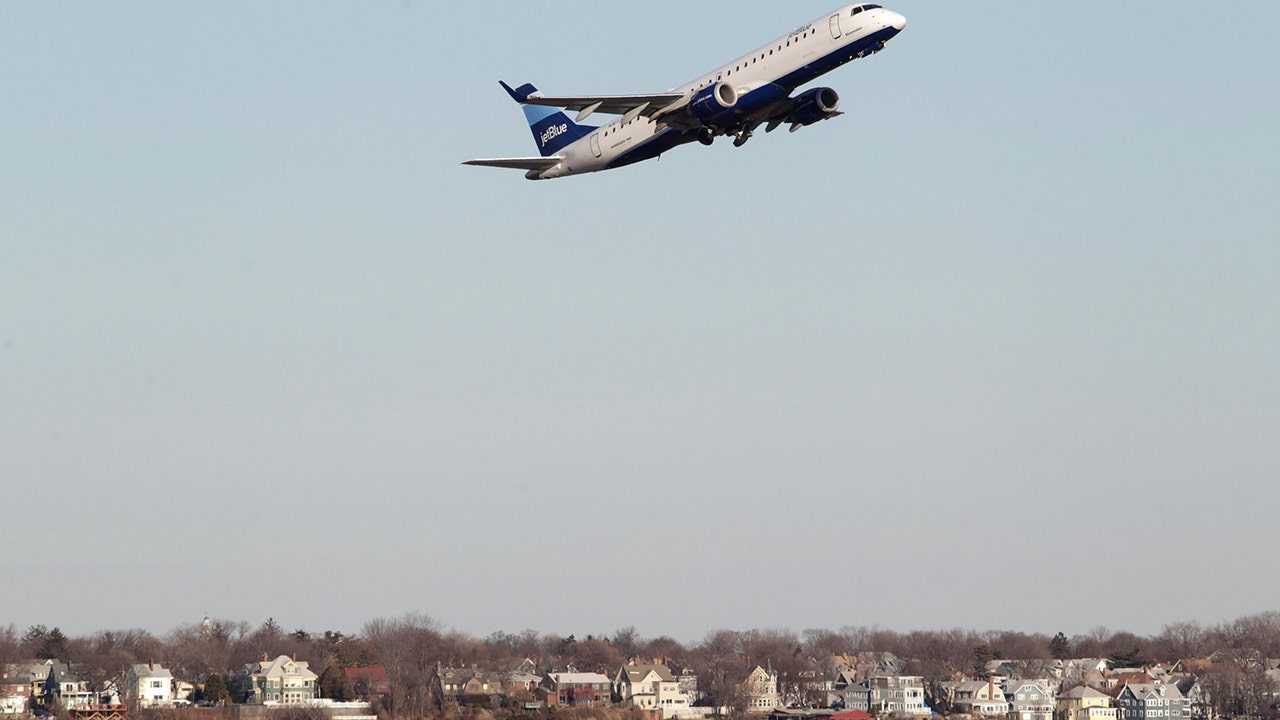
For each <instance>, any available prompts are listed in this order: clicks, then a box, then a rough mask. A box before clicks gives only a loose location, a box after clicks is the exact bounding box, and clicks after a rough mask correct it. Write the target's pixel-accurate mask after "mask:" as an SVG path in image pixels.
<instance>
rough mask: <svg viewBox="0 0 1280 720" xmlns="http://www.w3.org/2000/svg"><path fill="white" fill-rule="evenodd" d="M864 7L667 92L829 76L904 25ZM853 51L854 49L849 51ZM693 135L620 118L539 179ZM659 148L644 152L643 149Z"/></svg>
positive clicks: (610, 162)
mask: <svg viewBox="0 0 1280 720" xmlns="http://www.w3.org/2000/svg"><path fill="white" fill-rule="evenodd" d="M865 5H866V3H861V4H853V5H847V6H845V7H843V8H840V9H839V10H836V11H835V12H832V13H828V14H826V15H824V16H822V17H821V18H818V19H817V20H814V21H813V22H811V23H809V24H807V25H804V26H802V27H800V28H798V29H796V30H794V31H792V32H791V33H790V34H788V35H785V36H783V37H781V38H778V39H777V40H775V41H773V42H771V43H769V44H767V45H764V46H762V47H759V48H757V49H756V50H754V51H753V52H750V53H747V54H746V55H743V56H742V57H739V58H737V59H735V60H733V61H732V62H729V63H726V64H725V65H722V66H721V67H718V68H716V69H715V70H712V71H711V72H709V73H706V74H705V75H703V76H701V77H699V78H697V79H695V80H693V81H691V82H689V83H686V84H685V85H682V86H680V87H677V88H673V89H672V90H671V92H673V93H682V94H684V95H685V96H686V97H691V96H693V95H695V94H696V93H698V92H699V91H701V90H703V89H705V88H707V87H710V86H712V85H715V84H717V83H721V82H723V83H729V84H731V85H733V87H734V88H736V89H737V92H738V95H739V96H740V97H743V96H747V95H749V94H750V93H751V92H752V91H754V90H757V89H759V88H762V87H764V86H766V85H770V84H774V85H779V86H781V87H783V88H784V89H785V90H786V92H787V93H790V92H792V91H794V90H795V89H796V88H797V87H799V86H801V85H803V84H805V83H808V82H811V81H812V80H813V79H814V78H816V77H818V76H820V75H822V74H824V73H827V72H830V71H831V70H833V69H834V68H835V67H838V66H840V65H843V64H844V63H846V62H849V61H850V60H853V59H855V58H856V57H860V55H857V54H850V52H851V50H850V49H852V48H857V47H858V46H860V45H862V44H865V43H867V42H868V40H869V39H873V38H877V37H885V38H887V37H892V36H893V35H894V34H896V33H897V31H900V30H902V28H903V27H905V25H906V19H905V18H904V17H903V16H902V15H900V14H899V13H896V12H894V11H892V10H888V9H885V8H879V7H877V8H874V9H869V10H864V11H861V12H858V13H856V14H854V13H853V11H854V10H855V9H856V8H860V7H863V6H865ZM855 52H856V51H855ZM694 139H695V137H694V136H693V135H691V134H689V133H682V132H680V131H679V130H676V129H674V128H671V127H669V126H667V125H666V124H664V123H661V122H655V121H653V120H652V119H650V118H648V117H645V116H643V115H641V116H637V117H634V118H629V119H628V118H626V117H620V118H618V119H616V120H614V121H612V122H609V123H607V124H605V125H603V126H601V127H599V128H597V129H596V130H594V131H592V132H591V134H590V135H589V136H588V137H585V138H583V139H581V140H579V141H577V142H575V143H573V144H572V145H569V146H568V147H566V148H565V149H564V150H563V151H562V153H560V154H561V155H562V156H563V157H564V160H563V161H562V162H561V163H560V164H559V165H557V166H556V167H554V168H551V169H549V170H547V171H545V172H543V173H541V177H542V178H543V179H550V178H556V177H563V176H565V175H576V174H580V173H589V172H597V171H600V170H607V169H609V168H612V167H617V166H619V165H622V164H628V163H629V162H634V161H635V160H629V158H631V157H636V158H638V159H641V160H642V159H648V158H649V157H653V156H656V155H657V154H660V153H661V152H662V151H664V150H665V149H670V147H674V146H675V145H679V144H684V143H687V142H692V141H693V140H694ZM653 143H659V144H660V145H659V147H653V148H649V149H648V150H646V146H649V145H651V144H653Z"/></svg>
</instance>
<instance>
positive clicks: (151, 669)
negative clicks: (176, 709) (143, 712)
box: [122, 663, 174, 708]
mask: <svg viewBox="0 0 1280 720" xmlns="http://www.w3.org/2000/svg"><path fill="white" fill-rule="evenodd" d="M122 689H123V690H124V696H125V699H126V700H131V701H133V702H134V703H136V704H137V706H138V707H144V708H151V707H162V706H166V705H172V704H173V703H174V693H173V673H171V672H169V671H168V670H167V669H166V668H165V667H164V666H162V665H156V664H155V663H142V664H138V665H132V666H130V667H129V670H128V672H126V673H125V676H124V687H123V688H122Z"/></svg>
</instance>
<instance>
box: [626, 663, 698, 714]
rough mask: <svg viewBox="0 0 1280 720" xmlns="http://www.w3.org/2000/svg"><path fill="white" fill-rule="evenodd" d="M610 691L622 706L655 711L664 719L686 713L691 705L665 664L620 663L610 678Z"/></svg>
mask: <svg viewBox="0 0 1280 720" xmlns="http://www.w3.org/2000/svg"><path fill="white" fill-rule="evenodd" d="M613 694H614V697H615V698H616V699H617V701H618V702H619V703H621V704H622V706H623V707H628V708H635V709H637V710H657V711H658V712H659V715H660V716H661V717H662V719H663V720H670V719H671V718H673V717H676V716H678V715H682V714H687V711H688V709H689V706H690V705H691V704H692V703H691V701H690V699H689V696H688V695H686V694H685V693H684V691H683V690H681V689H680V681H679V680H677V679H676V677H675V675H673V674H672V673H671V669H670V668H668V667H667V666H666V665H662V664H659V663H656V662H655V663H654V664H652V665H636V664H628V665H623V666H622V667H621V668H619V669H618V673H617V675H615V676H614V680H613Z"/></svg>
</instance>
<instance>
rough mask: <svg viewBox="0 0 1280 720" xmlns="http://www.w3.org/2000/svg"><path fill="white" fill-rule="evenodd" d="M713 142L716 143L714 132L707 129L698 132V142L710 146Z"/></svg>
mask: <svg viewBox="0 0 1280 720" xmlns="http://www.w3.org/2000/svg"><path fill="white" fill-rule="evenodd" d="M715 141H716V131H715V130H712V129H711V128H709V127H704V128H702V129H701V130H698V142H700V143H702V144H703V145H710V144H711V143H713V142H715Z"/></svg>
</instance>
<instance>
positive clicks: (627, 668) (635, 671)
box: [618, 665, 676, 683]
mask: <svg viewBox="0 0 1280 720" xmlns="http://www.w3.org/2000/svg"><path fill="white" fill-rule="evenodd" d="M650 673H653V674H655V675H657V676H658V679H659V680H661V681H662V682H675V681H676V678H675V676H674V675H672V674H671V668H668V667H667V666H666V665H623V666H622V669H621V670H619V671H618V680H619V681H622V679H623V675H625V676H626V679H627V680H630V681H631V682H633V683H634V682H643V681H644V679H645V678H647V677H648V676H649V674H650Z"/></svg>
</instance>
